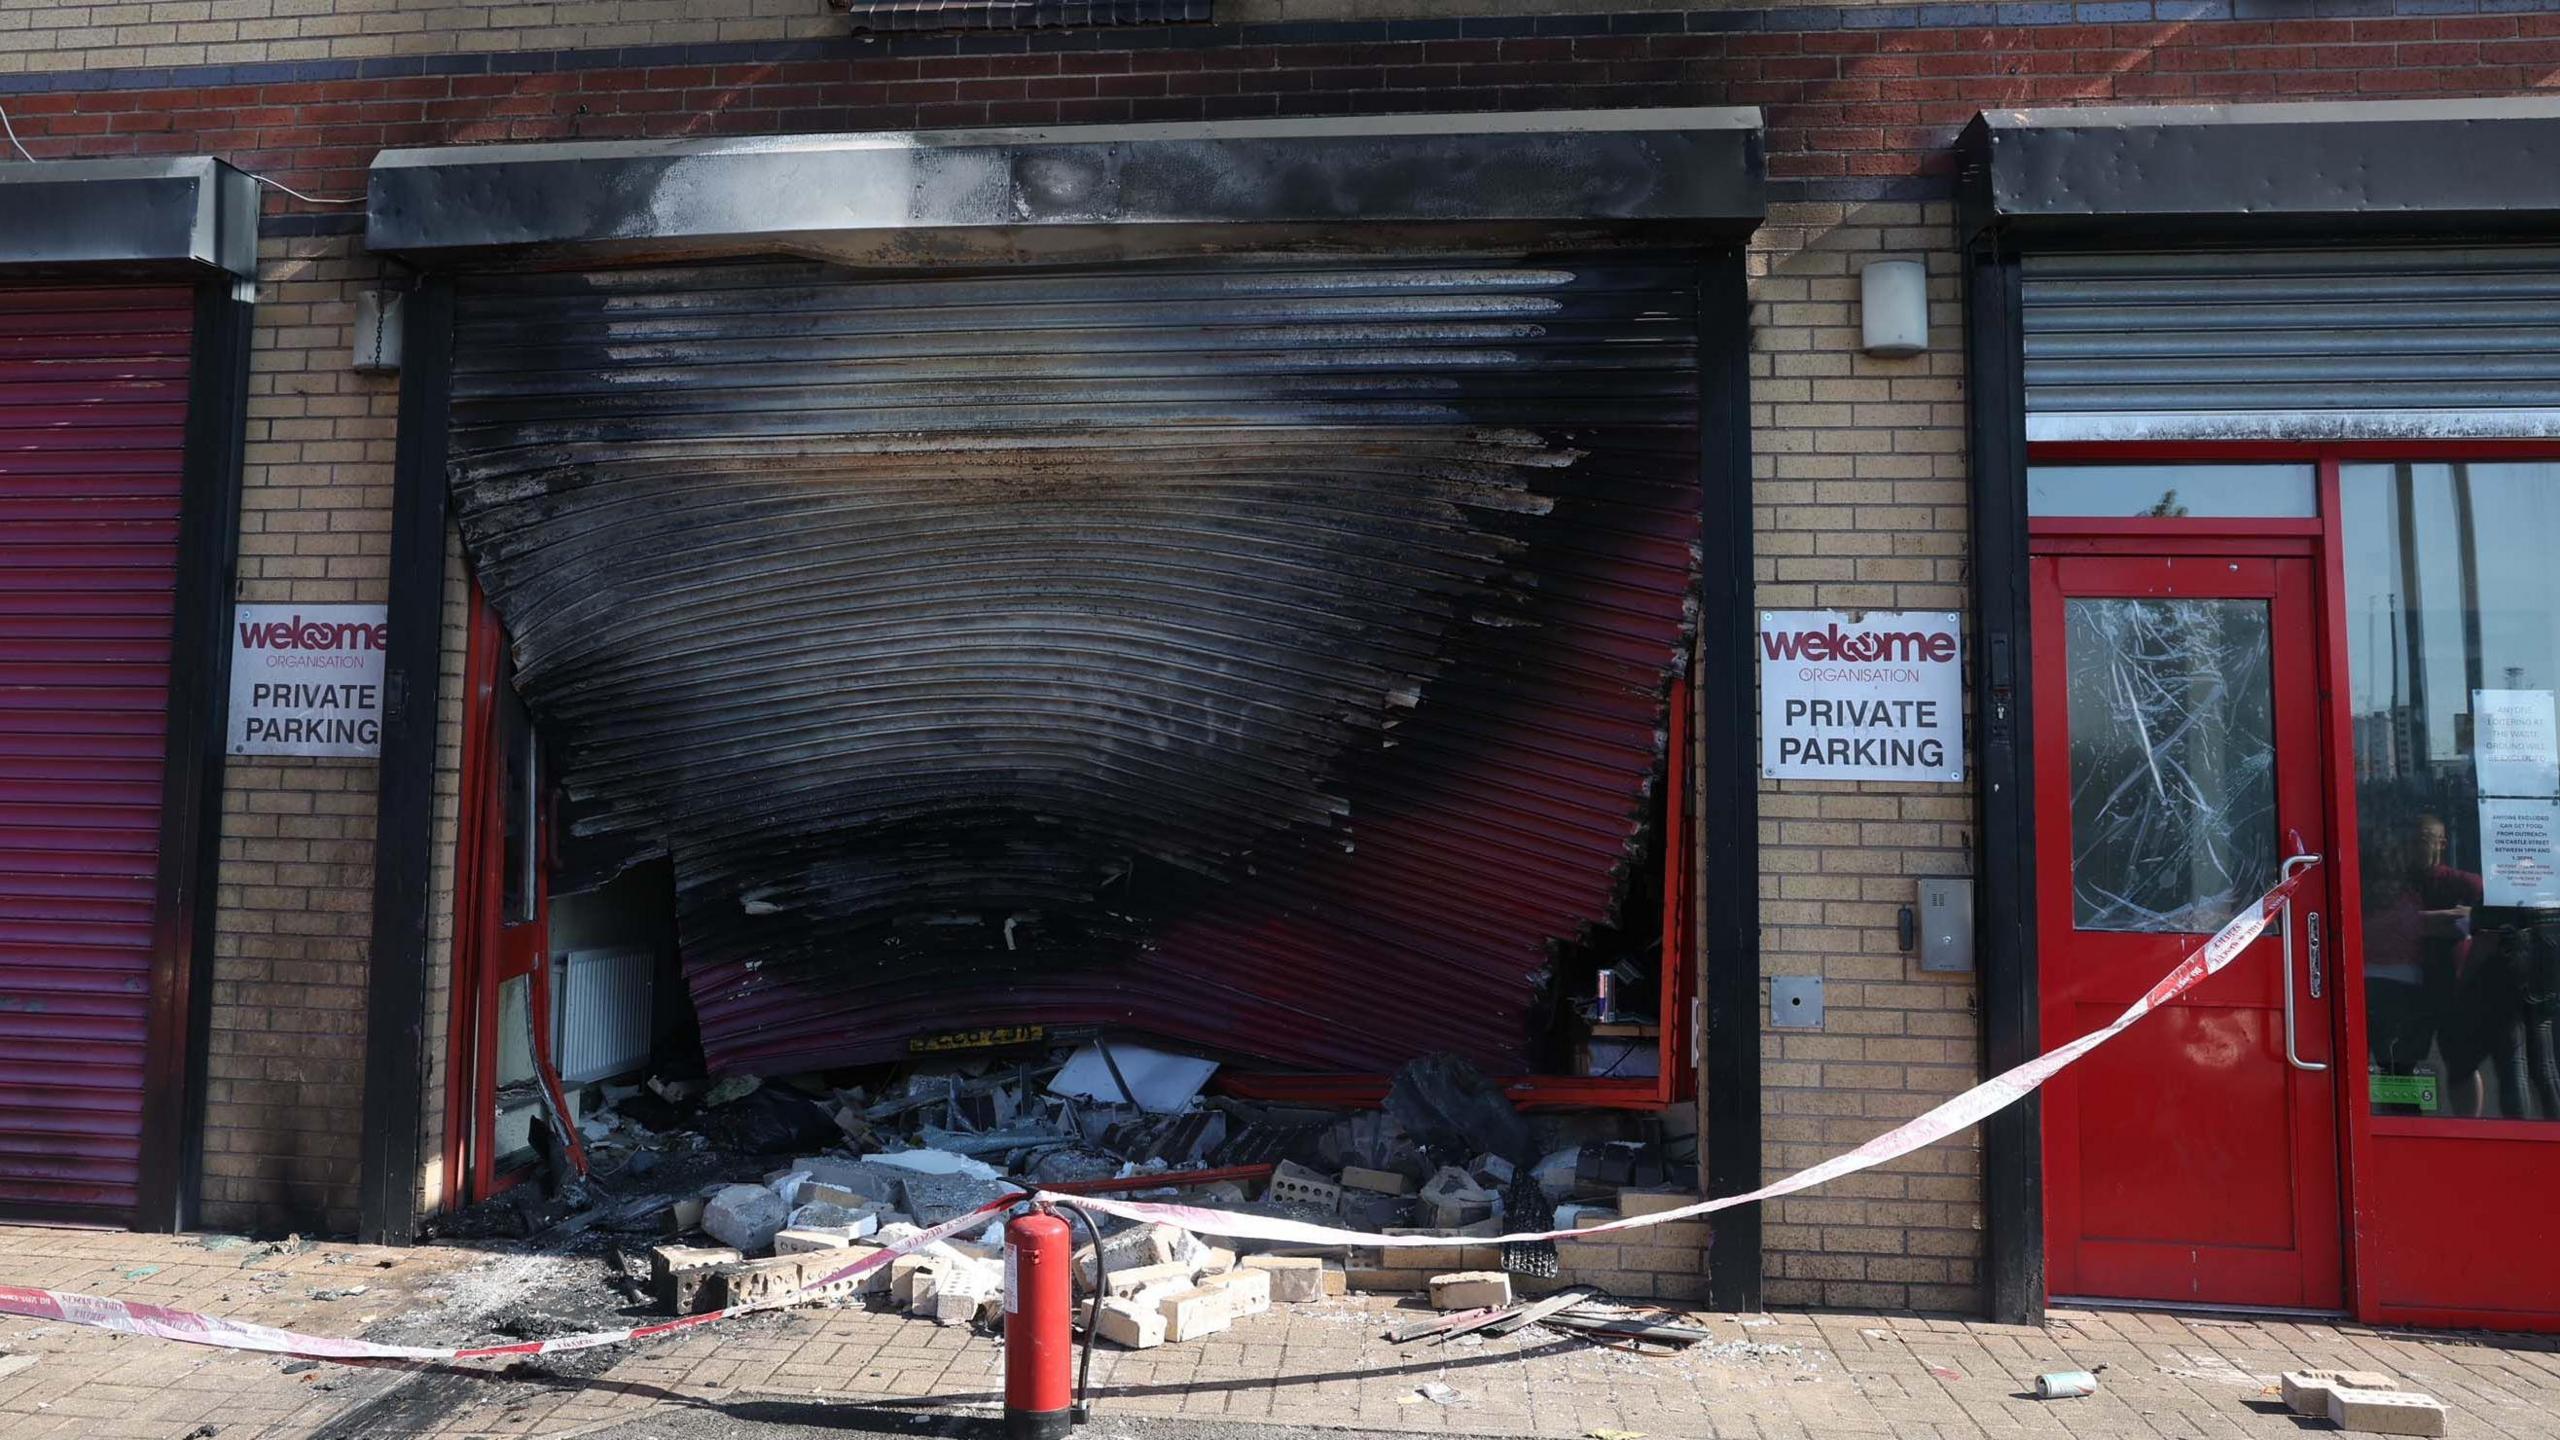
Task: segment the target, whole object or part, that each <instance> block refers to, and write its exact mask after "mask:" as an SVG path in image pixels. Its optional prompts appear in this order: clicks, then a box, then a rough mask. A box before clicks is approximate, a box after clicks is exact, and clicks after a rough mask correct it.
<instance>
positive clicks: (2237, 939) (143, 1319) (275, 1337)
mask: <svg viewBox="0 0 2560 1440" xmlns="http://www.w3.org/2000/svg"><path fill="white" fill-rule="evenodd" d="M2310 868H2311V867H2306V868H2305V869H2303V870H2301V871H2298V872H2296V873H2295V874H2293V875H2290V876H2288V877H2286V878H2285V879H2284V881H2283V882H2282V883H2280V884H2278V885H2277V886H2276V887H2275V888H2274V889H2273V890H2270V891H2268V892H2267V893H2266V894H2265V895H2264V896H2263V897H2261V898H2260V899H2259V901H2258V902H2257V903H2256V904H2254V905H2252V906H2250V907H2249V908H2248V909H2247V910H2245V911H2243V912H2241V913H2240V914H2238V915H2235V916H2233V917H2232V918H2231V921H2230V923H2229V924H2226V925H2224V926H2223V927H2222V928H2221V929H2220V930H2219V931H2216V932H2215V933H2214V935H2213V937H2212V938H2211V939H2209V940H2207V941H2205V942H2204V944H2202V945H2200V946H2198V947H2196V948H2195V949H2194V950H2191V951H2189V952H2188V953H2187V955H2186V956H2185V958H2183V959H2181V960H2180V961H2179V962H2178V964H2177V965H2176V967H2175V968H2173V969H2171V970H2170V971H2169V973H2168V974H2166V975H2163V976H2161V977H2160V981H2159V983H2158V984H2156V985H2153V986H2152V987H2151V989H2150V990H2149V991H2148V992H2147V993H2145V994H2144V995H2143V997H2142V998H2141V999H2139V1000H2136V1001H2134V1002H2133V1004H2131V1005H2129V1006H2127V1007H2126V1008H2125V1012H2124V1013H2123V1014H2121V1015H2119V1016H2117V1017H2116V1018H2115V1020H2114V1021H2113V1022H2112V1023H2110V1024H2109V1025H2107V1027H2106V1028H2104V1029H2102V1030H2094V1031H2091V1032H2090V1033H2089V1034H2086V1035H2083V1036H2081V1037H2080V1038H2079V1039H2077V1040H2073V1041H2071V1042H2070V1043H2068V1044H2065V1045H2059V1046H2056V1047H2055V1048H2053V1049H2051V1050H2048V1051H2046V1052H2045V1053H2044V1054H2042V1055H2039V1056H2037V1057H2036V1058H2035V1059H2033V1060H2030V1061H2028V1062H2027V1063H2025V1064H2023V1065H2020V1066H2017V1067H2016V1068H2014V1069H2011V1070H2007V1071H2003V1072H2002V1073H2000V1074H1998V1075H1994V1076H1992V1077H1991V1078H1990V1079H1988V1080H1985V1081H1983V1082H1982V1083H1981V1084H1979V1085H1976V1086H1974V1087H1973V1088H1972V1089H1970V1090H1967V1091H1965V1092H1964V1093H1963V1094H1961V1095H1958V1096H1956V1097H1955V1098H1954V1099H1952V1100H1949V1101H1947V1102H1946V1103H1944V1104H1942V1105H1939V1106H1938V1107H1937V1108H1935V1109H1933V1110H1930V1111H1929V1112H1927V1113H1926V1114H1923V1115H1920V1116H1918V1117H1916V1118H1914V1119H1911V1120H1907V1121H1904V1122H1903V1123H1902V1124H1900V1125H1898V1126H1896V1127H1894V1128H1893V1129H1891V1130H1888V1131H1886V1132H1885V1133H1883V1134H1882V1135H1878V1136H1877V1137H1875V1138H1874V1139H1872V1140H1869V1141H1868V1142H1867V1143H1865V1144H1864V1145H1861V1146H1859V1147H1858V1148H1857V1149H1855V1150H1851V1151H1849V1152H1848V1153H1846V1154H1843V1155H1836V1156H1833V1157H1832V1158H1831V1159H1829V1160H1825V1161H1823V1162H1822V1163H1821V1164H1819V1165H1815V1166H1811V1167H1809V1168H1807V1169H1803V1170H1799V1171H1797V1172H1796V1173H1795V1174H1793V1175H1789V1176H1787V1177H1786V1178H1785V1179H1783V1180H1778V1181H1774V1182H1772V1183H1770V1184H1768V1185H1764V1186H1762V1187H1761V1188H1759V1189H1757V1190H1754V1191H1752V1192H1751V1193H1750V1194H1748V1195H1727V1196H1724V1197H1722V1198H1719V1199H1714V1200H1702V1201H1700V1202H1698V1203H1697V1204H1695V1205H1684V1206H1682V1207H1680V1208H1679V1209H1676V1210H1664V1211H1659V1212H1657V1213H1654V1214H1651V1215H1639V1216H1635V1217H1633V1218H1630V1219H1624V1220H1613V1221H1610V1222H1609V1223H1607V1224H1605V1225H1593V1226H1590V1227H1588V1228H1585V1229H1580V1230H1532V1231H1524V1232H1522V1233H1520V1234H1516V1235H1494V1236H1467V1237H1463V1238H1465V1240H1466V1242H1467V1243H1469V1244H1474V1245H1502V1244H1520V1243H1526V1242H1530V1241H1536V1240H1575V1239H1589V1238H1592V1237H1595V1236H1600V1235H1607V1234H1611V1233H1613V1232H1616V1231H1620V1230H1641V1229H1644V1228H1645V1227H1647V1226H1651V1225H1662V1224H1667V1223H1669V1222H1671V1221H1674V1220H1694V1219H1696V1218H1698V1217H1699V1216H1701V1215H1712V1214H1714V1213H1716V1212H1717V1211H1719V1210H1730V1209H1733V1208H1734V1207H1736V1206H1739V1205H1751V1204H1756V1203H1758V1202H1759V1201H1762V1200H1772V1199H1775V1198H1777V1197H1778V1196H1781V1195H1793V1194H1795V1193H1797V1192H1798V1191H1802V1190H1810V1189H1812V1188H1813V1187H1815V1186H1817V1185H1821V1184H1825V1183H1827V1182H1829V1181H1832V1180H1837V1179H1839V1178H1840V1177H1841V1176H1843V1175H1852V1174H1855V1173H1857V1172H1858V1171H1860V1170H1866V1169H1871V1168H1873V1167H1875V1166H1877V1165H1881V1164H1883V1163H1884V1162H1885V1161H1887V1160H1891V1159H1894V1158H1896V1157H1898V1156H1903V1155H1908V1154H1910V1153H1911V1152H1912V1151H1914V1150H1918V1149H1921V1148H1922V1147H1924V1146H1928V1145H1932V1144H1935V1143H1937V1142H1938V1141H1940V1140H1943V1139H1945V1138H1947V1137H1948V1136H1950V1135H1953V1134H1955V1133H1956V1132H1957V1131H1959V1130H1962V1129H1965V1128H1966V1127H1968V1126H1971V1125H1976V1124H1979V1123H1981V1122H1982V1121H1983V1120H1984V1119H1985V1118H1987V1117H1988V1116H1990V1115H1993V1114H1995V1113H1997V1112H1998V1111H2000V1110H2003V1109H2005V1108H2007V1107H2008V1106H2010V1105H2012V1104H2015V1103H2016V1102H2017V1101H2019V1100H2022V1099H2024V1098H2025V1097H2026V1095H2027V1094H2028V1092H2030V1091H2032V1090H2034V1089H2035V1088H2036V1087H2037V1086H2039V1085H2042V1084H2043V1083H2044V1082H2046V1081H2047V1080H2050V1079H2052V1078H2053V1077H2054V1076H2055V1075H2056V1074H2059V1073H2060V1072H2061V1071H2062V1069H2063V1068H2064V1067H2065V1066H2068V1065H2070V1064H2071V1063H2072V1062H2073V1061H2076V1060H2078V1059H2079V1058H2080V1057H2081V1056H2083V1055H2086V1054H2088V1053H2089V1052H2090V1051H2092V1050H2095V1049H2097V1048H2098V1047H2099V1046H2101V1045H2104V1044H2105V1043H2107V1042H2108V1041H2109V1040H2112V1039H2114V1038H2115V1037H2116V1036H2118V1035H2121V1034H2123V1033H2124V1032H2125V1031H2126V1030H2127V1029H2129V1028H2131V1027H2132V1026H2133V1024H2134V1022H2136V1021H2138V1020H2140V1019H2141V1018H2142V1017H2143V1016H2145V1015H2148V1014H2150V1013H2151V1012H2152V1011H2154V1010H2157V1009H2159V1008H2160V1007H2161V1006H2163V1005H2166V1004H2168V1003H2169V1002H2170V1001H2172V1000H2175V999H2177V998H2178V997H2179V996H2181V995H2184V994H2185V993H2187V992H2188V991H2189V990H2192V989H2194V988H2195V987H2196V986H2197V985H2199V984H2201V983H2203V981H2204V980H2205V978H2206V977H2207V976H2210V975H2214V974H2217V973H2219V972H2220V971H2221V970H2222V969H2223V968H2224V967H2226V966H2228V965H2229V964H2230V963H2231V962H2232V961H2233V960H2236V959H2238V958H2239V956H2240V953H2241V952H2242V951H2243V950H2246V949H2248V948H2249V946H2250V944H2251V943H2252V942H2254V941H2255V940H2256V939H2257V938H2258V937H2259V936H2260V935H2262V934H2264V933H2265V932H2266V929H2267V926H2268V925H2269V924H2270V923H2271V922H2272V921H2273V920H2274V918H2275V916H2276V914H2277V912H2278V911H2280V910H2282V909H2283V908H2284V905H2285V902H2286V901H2287V900H2289V899H2290V898H2292V895H2293V891H2294V887H2295V886H2297V885H2299V884H2300V883H2301V881H2302V877H2303V876H2304V875H2306V874H2309V873H2310ZM1179 1178H1180V1177H1179V1174H1178V1173H1176V1174H1169V1175H1167V1176H1166V1179H1167V1180H1169V1181H1170V1180H1176V1179H1179ZM1023 1198H1024V1197H1023V1196H1021V1195H1009V1196H1006V1197H1005V1198H1003V1199H1000V1200H991V1201H989V1202H987V1203H986V1204H984V1205H981V1206H979V1207H978V1208H977V1209H975V1210H972V1211H970V1212H969V1213H968V1214H966V1215H962V1216H960V1217H958V1218H957V1219H952V1220H946V1221H944V1222H943V1223H941V1224H939V1225H936V1226H934V1227H932V1228H931V1229H929V1230H926V1231H924V1232H923V1233H921V1234H918V1235H911V1236H908V1237H907V1238H905V1239H903V1240H898V1241H894V1242H892V1243H890V1244H888V1245H886V1246H884V1247H883V1248H882V1249H880V1250H879V1251H877V1252H875V1253H873V1254H870V1255H866V1256H864V1257H862V1258H861V1259H859V1260H854V1261H850V1262H848V1263H847V1264H845V1265H844V1266H843V1267H842V1268H840V1269H837V1270H834V1271H830V1272H829V1273H827V1274H826V1275H824V1276H822V1277H820V1278H818V1279H817V1280H814V1281H812V1282H810V1285H809V1288H810V1289H812V1290H815V1289H819V1288H822V1287H824V1286H828V1285H833V1284H836V1283H838V1282H840V1281H844V1280H851V1279H854V1278H855V1277H857V1276H861V1275H865V1274H868V1273H869V1272H871V1271H873V1270H876V1269H878V1268H879V1267H881V1266H883V1265H886V1264H888V1263H889V1262H890V1261H891V1260H894V1259H896V1258H897V1257H898V1256H900V1255H905V1254H909V1253H911V1252H913V1251H916V1250H921V1249H923V1248H924V1247H926V1246H928V1245H931V1244H933V1243H934V1242H936V1241H939V1240H947V1239H949V1238H950V1237H952V1236H953V1235H956V1234H959V1233H960V1232H961V1231H963V1230H968V1229H972V1228H975V1227H977V1226H979V1225H982V1224H984V1223H985V1221H986V1219H987V1218H988V1217H989V1216H991V1215H994V1214H995V1213H997V1212H999V1211H1002V1210H1007V1209H1010V1208H1011V1207H1012V1206H1013V1205H1014V1204H1015V1202H1017V1201H1019V1200H1021V1199H1023ZM1033 1198H1036V1199H1040V1200H1046V1201H1053V1202H1056V1203H1059V1204H1072V1205H1083V1206H1087V1207H1089V1208H1091V1209H1094V1210H1099V1211H1101V1212H1103V1213H1104V1214H1107V1215H1118V1216H1122V1217H1125V1218H1127V1219H1131V1220H1162V1221H1166V1222H1168V1223H1171V1224H1175V1225H1179V1226H1182V1227H1183V1228H1184V1229H1187V1230H1191V1231H1195V1232H1197V1233H1200V1234H1204V1235H1224V1236H1228V1237H1231V1238H1236V1239H1246V1240H1270V1241H1274V1242H1278V1243H1283V1244H1301V1245H1361V1246H1374V1247H1394V1246H1401V1245H1446V1244H1448V1243H1450V1241H1451V1239H1453V1238H1459V1237H1452V1236H1447V1235H1378V1234H1371V1233H1369V1232H1367V1231H1361V1230H1343V1229H1339V1228H1337V1227H1334V1226H1331V1225H1313V1224H1309V1223H1307V1222H1306V1221H1303V1220H1288V1219H1283V1218H1280V1217H1278V1216H1271V1215H1242V1214H1238V1213H1236V1212H1234V1211H1231V1210H1208V1209H1202V1208H1200V1207H1198V1206H1194V1205H1168V1204H1163V1203H1160V1202H1156V1201H1139V1200H1114V1199H1110V1198H1108V1197H1106V1196H1100V1195H1063V1194H1054V1193H1051V1192H1047V1191H1043V1192H1041V1193H1040V1194H1039V1195H1038V1196H1036V1197H1033ZM797 1303H799V1301H798V1299H797V1297H796V1296H784V1297H781V1298H778V1299H773V1300H763V1301H758V1302H756V1303H754V1304H749V1305H738V1306H732V1307H730V1308H728V1309H725V1310H714V1311H712V1312H710V1313H708V1314H704V1315H686V1316H681V1317H679V1318H677V1319H673V1320H661V1321H659V1322H657V1323H655V1324H651V1325H637V1326H633V1327H632V1328H630V1329H627V1330H598V1331H593V1332H590V1333H588V1334H583V1335H561V1336H555V1337H554V1338H552V1339H549V1340H525V1341H520V1342H518V1343H516V1344H512V1345H480V1346H466V1347H461V1348H454V1349H442V1348H436V1347H430V1346H421V1345H377V1344H374V1343H372V1342H370V1341H365V1340H341V1339H335V1338H332V1337H330V1336H326V1335H305V1334H301V1333H299V1332H297V1331H291V1330H277V1329H273V1328H271V1327H269V1326H265V1325H253V1324H250V1323H248V1322H246V1321H241V1320H228V1319H224V1318H223V1317H221V1316H218V1315H201V1314H197V1313H195V1312H193V1311H189V1310H171V1309H167V1308H164V1307H162V1306H158V1305H136V1304H132V1303H129V1302H127V1301H123V1300H110V1299H107V1298H106V1297H104V1296H99V1295H82V1294H79V1293H77V1292H74V1291H67V1290H37V1289H30V1288H26V1287H21V1286H9V1285H0V1315H23V1316H26V1317H28V1318H30V1319H35V1320H56V1321H63V1322H67V1323H69V1324H74V1325H87V1326H91V1327H93V1328H96V1329H100V1330H115V1331H121V1332H123V1333H125V1334H128V1335H148V1336H152V1337H154V1338H156V1339H161V1340H178V1341H183V1342H185V1343H187V1344H190V1345H213V1346H219V1347H221V1348H223V1349H228V1350H256V1351H264V1352H266V1353H269V1354H276V1355H296V1356H305V1357H308V1358H311V1359H316V1360H490V1359H498V1358H501V1357H507V1356H516V1355H549V1354H557V1353H559V1352H561V1351H564V1350H592V1349H595V1348H597V1347H599V1346H604V1345H620V1344H623V1343H624V1342H626V1341H633V1340H652V1339H656V1338H657V1337H659V1336H662V1335H672V1334H676V1333H677V1332H679V1331H684V1330H691V1329H695V1328H697V1327H700V1326H704V1325H711V1324H716V1323H717V1322H719V1321H722V1320H727V1319H730V1318H732V1317H734V1316H739V1315H746V1314H751V1313H753V1312H755V1311H758V1310H775V1309H782V1308H786V1307H788V1306H791V1305H794V1304H797Z"/></svg>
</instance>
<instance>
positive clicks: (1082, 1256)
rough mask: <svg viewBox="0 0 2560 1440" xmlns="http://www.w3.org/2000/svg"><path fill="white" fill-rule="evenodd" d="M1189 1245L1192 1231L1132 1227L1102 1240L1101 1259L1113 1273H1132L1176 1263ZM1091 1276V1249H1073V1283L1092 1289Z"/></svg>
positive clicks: (1155, 1226)
mask: <svg viewBox="0 0 2560 1440" xmlns="http://www.w3.org/2000/svg"><path fill="white" fill-rule="evenodd" d="M1190 1244H1191V1232H1190V1231H1188V1230H1185V1229H1183V1228H1182V1227H1181V1226H1179V1225H1132V1226H1130V1227H1129V1228H1128V1229H1126V1230H1122V1231H1119V1232H1117V1233H1116V1234H1111V1235H1105V1236H1103V1237H1102V1258H1103V1259H1105V1260H1107V1261H1109V1262H1110V1264H1111V1268H1112V1269H1113V1270H1114V1271H1119V1270H1135V1269H1139V1268H1141V1267H1144V1266H1148V1265H1165V1264H1170V1263H1171V1262H1173V1261H1175V1260H1179V1259H1181V1258H1182V1253H1183V1251H1185V1250H1187V1249H1189V1248H1190ZM1093 1273H1094V1263H1093V1247H1092V1246H1090V1245H1084V1246H1079V1247H1078V1248H1077V1250H1076V1283H1077V1284H1079V1285H1082V1286H1084V1287H1086V1288H1087V1289H1091V1288H1092V1287H1093Z"/></svg>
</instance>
